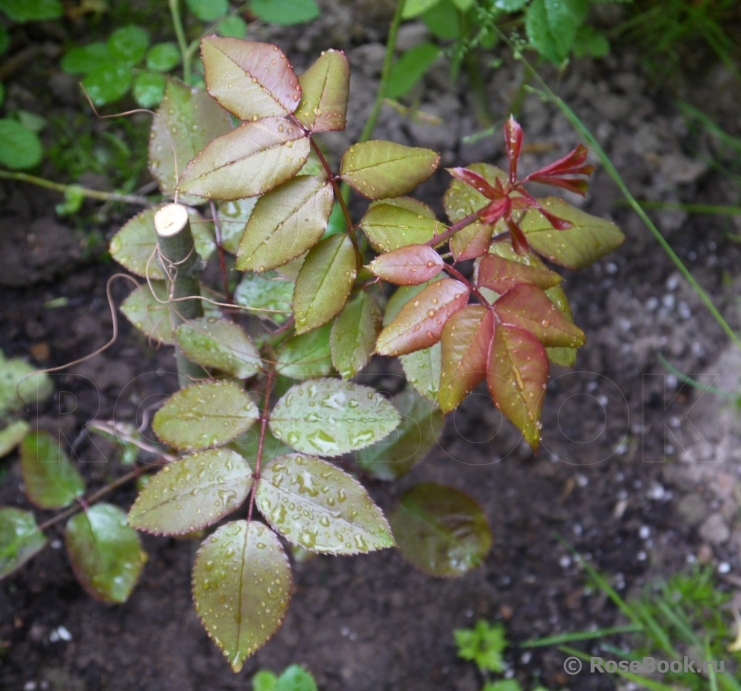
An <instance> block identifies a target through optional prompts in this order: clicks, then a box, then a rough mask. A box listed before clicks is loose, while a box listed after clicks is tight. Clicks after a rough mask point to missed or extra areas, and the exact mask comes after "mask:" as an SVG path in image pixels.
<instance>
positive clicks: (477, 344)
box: [438, 305, 494, 413]
mask: <svg viewBox="0 0 741 691" xmlns="http://www.w3.org/2000/svg"><path fill="white" fill-rule="evenodd" d="M493 334H494V316H493V315H492V313H491V311H490V310H488V309H487V308H486V307H482V306H481V305H469V306H467V307H464V308H463V309H461V310H459V311H458V312H456V313H455V314H454V315H453V316H452V317H450V319H448V322H447V323H446V324H445V328H444V329H443V333H442V338H441V339H440V343H441V345H442V371H441V373H440V392H439V393H438V401H439V402H440V407H441V408H442V411H443V412H444V413H449V412H450V411H451V410H455V409H456V408H457V407H458V405H459V404H460V402H461V401H462V400H463V399H464V398H465V397H466V395H467V394H468V393H470V392H471V391H472V390H473V388H474V387H475V386H476V385H477V384H478V383H479V382H481V381H483V380H484V379H485V377H486V364H487V361H488V359H489V349H490V347H491V339H492V336H493Z"/></svg>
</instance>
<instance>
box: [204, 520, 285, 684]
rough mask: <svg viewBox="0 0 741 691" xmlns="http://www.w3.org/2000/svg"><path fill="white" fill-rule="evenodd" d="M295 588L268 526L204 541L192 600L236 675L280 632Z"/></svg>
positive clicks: (230, 527) (238, 526) (237, 524)
mask: <svg viewBox="0 0 741 691" xmlns="http://www.w3.org/2000/svg"><path fill="white" fill-rule="evenodd" d="M291 586H292V584H291V566H290V564H289V563H288V557H287V556H286V553H285V552H284V551H283V547H282V546H281V544H280V542H279V540H278V537H277V536H276V534H275V533H274V532H273V531H272V530H270V528H268V527H267V526H266V525H264V524H262V523H257V522H255V521H252V522H250V523H248V522H247V521H233V522H232V523H227V524H226V525H224V526H222V527H221V528H219V529H218V530H217V531H216V532H215V533H214V534H213V535H211V536H210V537H209V538H207V539H206V540H204V542H203V544H202V545H201V548H200V549H199V550H198V555H197V556H196V561H195V564H194V565H193V601H194V602H195V607H196V612H197V613H198V616H199V618H200V619H201V622H202V623H203V625H204V627H205V628H206V631H208V634H209V636H210V637H211V639H212V640H213V642H214V643H215V644H216V645H217V646H218V647H219V648H220V649H221V652H222V653H224V656H225V657H226V659H227V660H228V661H229V664H230V665H231V667H232V669H233V670H234V671H235V672H239V671H240V670H241V669H242V665H243V664H244V661H245V660H246V659H247V658H248V657H249V656H250V655H252V654H253V653H254V652H255V651H256V650H257V649H258V648H260V647H262V646H263V645H265V643H267V641H268V640H269V639H270V638H271V637H272V636H273V634H274V633H275V632H276V631H277V630H278V629H279V628H280V625H281V624H282V623H283V619H284V618H285V616H286V611H287V610H288V604H289V602H290V600H291Z"/></svg>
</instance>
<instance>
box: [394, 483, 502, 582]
mask: <svg viewBox="0 0 741 691" xmlns="http://www.w3.org/2000/svg"><path fill="white" fill-rule="evenodd" d="M389 520H390V522H391V529H392V530H393V533H394V537H395V538H396V542H397V543H398V545H399V549H400V550H401V553H402V555H403V556H404V558H405V559H406V560H407V561H409V562H410V563H411V564H412V566H415V567H416V568H418V569H419V570H420V571H424V572H425V573H428V574H430V575H432V576H439V577H443V578H445V577H448V578H450V577H457V576H463V575H464V574H465V573H468V572H469V571H470V570H471V569H474V568H476V567H477V566H481V564H483V563H484V559H485V558H486V555H487V554H488V553H489V549H490V548H491V542H492V536H491V528H490V527H489V522H488V521H487V519H486V515H485V514H484V511H483V509H482V508H481V506H480V505H479V504H478V503H477V502H475V501H474V500H473V499H471V498H470V497H469V496H468V495H466V494H463V492H459V491H458V490H457V489H454V488H452V487H445V486H443V485H437V484H433V483H426V484H422V485H417V486H416V487H412V489H410V490H408V491H407V492H406V493H404V495H403V496H402V497H401V501H400V502H399V505H398V506H397V507H396V508H395V509H394V511H393V512H392V513H391V515H390V517H389Z"/></svg>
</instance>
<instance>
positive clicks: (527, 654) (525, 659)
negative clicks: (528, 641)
mask: <svg viewBox="0 0 741 691" xmlns="http://www.w3.org/2000/svg"><path fill="white" fill-rule="evenodd" d="M532 659H533V654H532V653H531V652H530V651H529V650H526V651H525V652H524V653H522V657H521V658H520V661H521V662H522V664H523V665H526V664H527V663H528V662H530V660H532Z"/></svg>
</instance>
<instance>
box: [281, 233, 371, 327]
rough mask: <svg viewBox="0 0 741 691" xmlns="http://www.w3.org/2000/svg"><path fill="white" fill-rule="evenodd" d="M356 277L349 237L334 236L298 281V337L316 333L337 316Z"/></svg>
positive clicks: (295, 302) (295, 306)
mask: <svg viewBox="0 0 741 691" xmlns="http://www.w3.org/2000/svg"><path fill="white" fill-rule="evenodd" d="M356 273H357V264H356V258H355V249H354V247H353V244H352V241H351V240H350V238H349V237H348V236H347V235H333V236H332V237H329V238H327V239H326V240H322V241H321V242H320V243H319V244H318V245H316V246H315V247H314V248H313V249H312V250H311V251H310V252H309V254H308V255H307V256H306V259H305V260H304V263H303V266H302V267H301V271H300V272H299V274H298V278H297V279H296V288H295V290H294V293H293V312H294V314H295V315H296V333H305V332H306V331H310V330H311V329H315V328H316V327H317V326H321V325H322V324H325V323H326V322H328V321H329V320H330V319H331V318H332V317H334V316H335V315H336V314H338V313H339V312H340V311H341V310H342V308H343V307H344V306H345V302H347V296H348V295H349V294H350V290H351V288H352V285H353V283H354V282H355V276H356Z"/></svg>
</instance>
